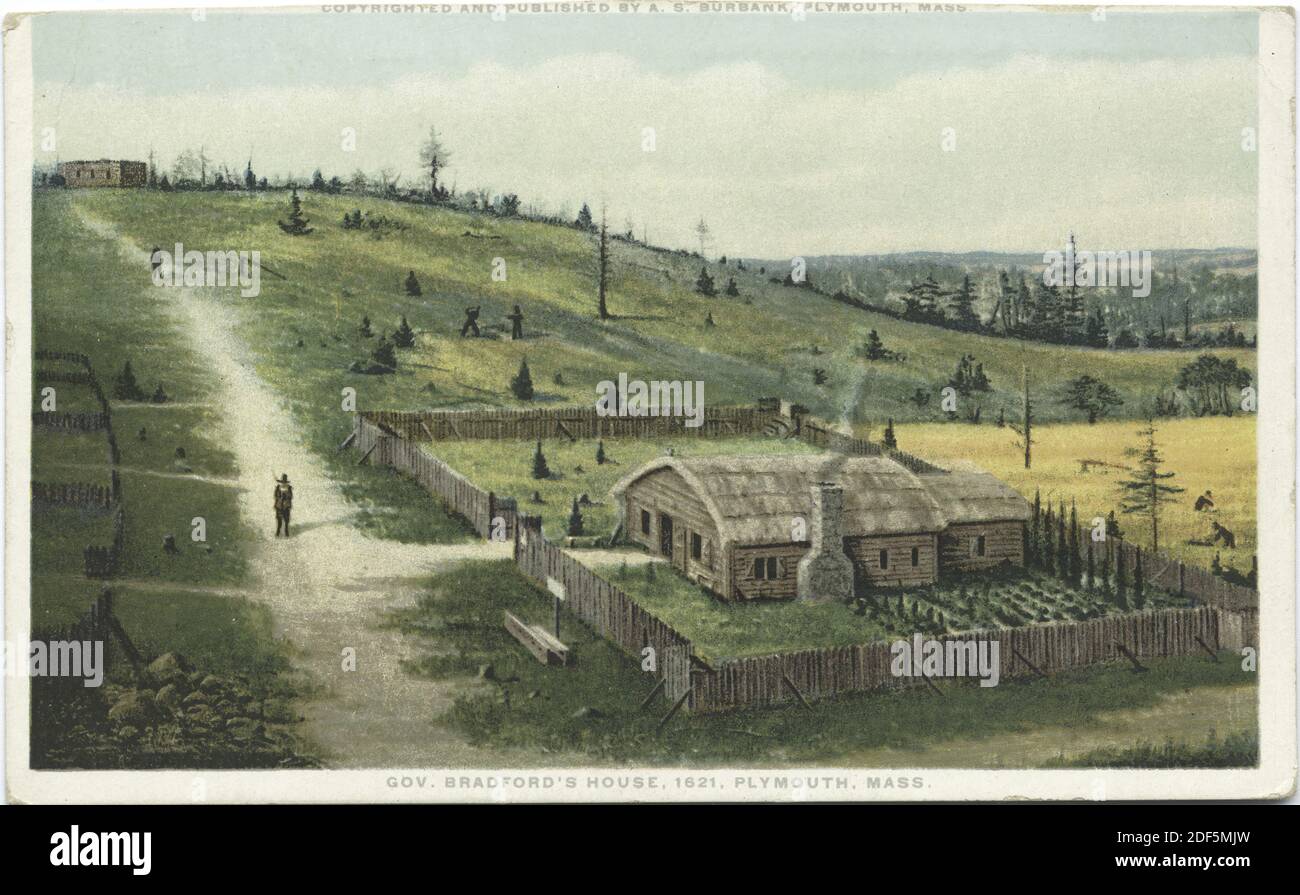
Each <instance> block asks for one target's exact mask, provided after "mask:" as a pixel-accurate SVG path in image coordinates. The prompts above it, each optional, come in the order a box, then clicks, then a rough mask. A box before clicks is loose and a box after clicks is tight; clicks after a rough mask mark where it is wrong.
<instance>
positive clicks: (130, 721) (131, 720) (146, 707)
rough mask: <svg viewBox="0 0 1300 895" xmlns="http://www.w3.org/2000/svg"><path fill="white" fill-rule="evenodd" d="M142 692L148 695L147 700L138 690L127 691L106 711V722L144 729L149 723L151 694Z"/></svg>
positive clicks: (151, 702)
mask: <svg viewBox="0 0 1300 895" xmlns="http://www.w3.org/2000/svg"><path fill="white" fill-rule="evenodd" d="M143 692H145V693H149V696H148V697H147V699H146V697H144V696H143V695H142V692H141V691H139V690H130V691H128V692H127V693H126V694H125V695H124V696H122V698H121V699H119V700H118V701H117V702H115V703H113V707H112V708H111V709H109V710H108V720H110V721H112V722H114V723H115V724H120V725H123V726H128V727H144V725H145V724H146V723H147V722H148V721H149V714H150V708H151V707H152V704H153V693H152V692H150V691H147V690H146V691H143Z"/></svg>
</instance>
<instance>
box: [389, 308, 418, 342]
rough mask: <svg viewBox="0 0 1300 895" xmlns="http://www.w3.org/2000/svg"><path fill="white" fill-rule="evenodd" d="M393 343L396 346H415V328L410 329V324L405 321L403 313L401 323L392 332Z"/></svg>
mask: <svg viewBox="0 0 1300 895" xmlns="http://www.w3.org/2000/svg"><path fill="white" fill-rule="evenodd" d="M393 344H394V345H396V346H397V347H398V348H414V347H415V330H413V329H411V325H410V324H409V323H407V322H406V317H405V315H403V317H402V323H401V325H400V326H399V327H397V330H396V331H395V332H394V333H393Z"/></svg>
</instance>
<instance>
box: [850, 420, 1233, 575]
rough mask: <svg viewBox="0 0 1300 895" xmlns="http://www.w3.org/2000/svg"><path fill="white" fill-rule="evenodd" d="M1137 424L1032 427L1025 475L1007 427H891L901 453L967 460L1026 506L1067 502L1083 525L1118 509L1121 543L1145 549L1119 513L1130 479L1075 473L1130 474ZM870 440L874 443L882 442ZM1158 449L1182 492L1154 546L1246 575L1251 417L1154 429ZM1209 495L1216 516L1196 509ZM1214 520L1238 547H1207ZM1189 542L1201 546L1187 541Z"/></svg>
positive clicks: (1166, 511)
mask: <svg viewBox="0 0 1300 895" xmlns="http://www.w3.org/2000/svg"><path fill="white" fill-rule="evenodd" d="M1141 426H1142V424H1141V423H1140V422H1136V421H1132V420H1124V421H1118V422H1100V423H1097V424H1096V425H1093V426H1089V425H1087V424H1086V423H1070V424H1057V425H1050V426H1048V425H1045V426H1042V427H1036V428H1035V429H1034V442H1035V443H1034V447H1033V467H1032V468H1031V469H1025V463H1024V455H1023V451H1022V449H1021V448H1019V447H1018V446H1017V445H1016V444H1015V442H1016V440H1017V436H1016V433H1015V432H1013V431H1012V430H1011V429H1010V428H1004V429H999V428H998V427H996V426H992V425H988V424H985V425H979V426H973V425H967V424H963V423H916V424H902V423H897V424H895V427H894V428H895V434H896V436H897V438H898V446H899V448H900V449H901V450H904V451H907V452H908V453H910V454H915V455H916V456H918V457H921V458H923V459H928V460H937V459H941V458H947V457H960V458H967V459H969V460H971V461H973V462H975V463H977V464H979V465H980V466H981V467H983V468H984V469H985V470H987V471H988V472H991V473H992V474H993V475H995V476H998V477H999V478H1001V479H1003V480H1004V481H1006V482H1007V483H1008V484H1010V485H1011V486H1012V487H1014V488H1016V489H1017V490H1019V491H1020V492H1021V493H1022V494H1024V495H1025V496H1026V497H1027V498H1029V499H1030V500H1032V499H1033V496H1034V489H1035V488H1041V489H1042V494H1043V501H1044V503H1046V502H1047V501H1048V500H1051V501H1052V502H1053V503H1055V502H1056V501H1058V500H1059V499H1060V498H1062V497H1064V498H1065V500H1066V502H1067V503H1068V502H1069V500H1070V499H1071V498H1074V499H1075V500H1076V501H1078V506H1079V520H1080V522H1083V521H1085V520H1088V519H1091V518H1093V516H1096V515H1105V514H1106V513H1107V512H1109V511H1110V510H1112V509H1113V510H1115V511H1116V516H1117V518H1118V519H1119V521H1120V527H1121V529H1122V530H1123V532H1124V536H1125V538H1126V539H1128V540H1130V541H1132V542H1134V543H1137V544H1139V545H1141V546H1147V545H1149V543H1150V528H1149V523H1147V522H1146V521H1145V520H1143V519H1142V518H1141V517H1138V516H1123V515H1121V514H1120V513H1119V510H1118V508H1119V498H1120V494H1119V487H1118V484H1117V483H1118V482H1119V481H1120V480H1121V479H1124V478H1127V475H1126V474H1125V473H1124V471H1123V470H1121V469H1113V468H1108V467H1092V468H1091V469H1090V471H1088V472H1087V473H1082V472H1080V463H1079V461H1080V460H1083V459H1087V460H1102V461H1104V462H1107V463H1117V464H1122V465H1124V466H1129V465H1130V464H1132V463H1133V462H1134V461H1133V459H1132V458H1130V457H1127V456H1125V454H1124V450H1125V448H1133V447H1138V446H1139V444H1140V443H1141V439H1140V437H1139V435H1138V429H1139V428H1141ZM875 437H877V438H878V437H879V434H878V433H877V435H876V436H875ZM1156 445H1157V447H1158V449H1159V451H1160V454H1161V455H1162V456H1163V457H1164V460H1165V469H1166V471H1170V472H1174V473H1176V475H1175V477H1174V478H1172V479H1170V480H1169V481H1168V483H1169V484H1172V485H1177V486H1180V487H1182V488H1185V489H1187V490H1186V491H1185V492H1184V493H1182V494H1177V495H1174V499H1175V502H1174V503H1172V504H1168V505H1166V506H1165V507H1163V510H1162V514H1161V518H1160V528H1161V534H1160V546H1161V548H1162V549H1165V550H1168V551H1169V552H1170V553H1173V554H1176V555H1179V556H1181V557H1183V558H1184V559H1185V561H1186V562H1188V563H1191V564H1195V565H1199V566H1203V567H1205V568H1209V566H1210V563H1211V561H1212V560H1213V558H1214V554H1215V552H1218V553H1219V554H1220V560H1221V562H1222V563H1223V565H1224V567H1225V568H1226V567H1228V566H1230V565H1231V566H1235V567H1236V568H1237V569H1238V570H1239V571H1241V572H1246V571H1248V570H1249V569H1250V558H1251V555H1252V554H1253V553H1254V552H1255V418H1254V417H1253V416H1251V415H1247V414H1242V415H1239V416H1234V417H1231V418H1227V417H1204V418H1200V419H1178V420H1157V421H1156ZM1207 489H1208V490H1210V491H1212V492H1213V494H1214V502H1215V510H1214V512H1213V513H1197V512H1195V511H1194V510H1193V509H1192V506H1193V504H1194V503H1195V501H1196V497H1197V495H1199V494H1202V493H1204V492H1205V491H1206V490H1207ZM1211 520H1215V521H1217V522H1218V523H1219V524H1220V525H1222V526H1224V527H1226V528H1228V529H1229V530H1231V531H1232V532H1233V534H1235V535H1236V539H1237V548H1236V549H1235V550H1228V549H1226V548H1224V547H1222V546H1221V545H1220V546H1219V547H1212V546H1208V542H1209V540H1210V538H1211V528H1210V522H1211ZM1193 541H1200V542H1204V543H1203V544H1195V543H1191V542H1193Z"/></svg>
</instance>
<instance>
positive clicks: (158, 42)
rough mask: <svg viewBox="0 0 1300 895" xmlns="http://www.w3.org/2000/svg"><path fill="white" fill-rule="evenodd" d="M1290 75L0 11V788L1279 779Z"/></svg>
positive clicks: (1250, 14) (733, 27) (948, 786)
mask: <svg viewBox="0 0 1300 895" xmlns="http://www.w3.org/2000/svg"><path fill="white" fill-rule="evenodd" d="M1294 39H1295V22H1294V17H1293V14H1292V11H1291V10H1289V9H1286V8H1263V7H1244V6H1241V7H1187V8H1180V7H1175V6H1162V7H1122V6H1098V7H1075V6H1071V7H1065V6H1055V7H1054V6H1040V7H1029V6H1000V7H994V6H987V7H984V6H971V5H965V4H910V3H901V4H892V3H890V4H877V3H789V2H772V3H766V2H757V3H698V4H697V3H686V2H666V3H665V2H660V3H651V2H618V3H616V2H591V3H586V2H566V3H527V4H459V3H436V4H402V5H365V4H360V5H359V4H324V5H316V6H311V7H298V8H293V7H283V8H276V7H268V8H256V9H252V8H250V9H222V8H219V7H209V8H198V9H182V10H167V9H149V10H127V9H123V10H98V11H87V12H46V13H42V12H31V13H21V14H11V15H10V16H8V17H7V19H6V21H5V35H4V53H5V135H4V148H5V173H6V183H5V215H6V228H5V236H6V247H7V254H6V258H5V264H6V280H5V285H6V305H5V313H6V326H7V336H6V341H7V360H8V363H7V366H6V370H5V387H6V397H7V403H8V415H7V421H6V423H7V429H6V432H7V440H6V454H5V469H6V486H7V490H6V531H7V539H6V544H5V584H6V587H5V634H4V638H5V643H4V649H5V653H4V661H5V674H6V680H5V687H6V698H7V703H6V705H7V709H6V719H5V720H6V740H5V742H6V754H7V767H6V780H7V783H6V786H7V790H6V794H7V798H8V799H9V800H11V801H15V802H63V803H66V802H80V801H90V802H122V801H130V802H160V803H176V802H181V803H190V802H393V801H433V802H459V801H463V802H516V801H517V802H561V801H605V802H616V801H722V802H725V801H793V800H798V801H870V800H943V801H962V800H1000V799H1010V798H1016V799H1043V800H1058V799H1078V800H1096V801H1103V800H1115V799H1189V798H1190V799H1202V798H1203V799H1211V798H1215V799H1261V798H1278V797H1282V796H1285V795H1287V794H1288V793H1290V792H1292V791H1293V790H1294V787H1295V775H1296V737H1295V721H1296V717H1295V676H1296V661H1295V635H1294V630H1295V587H1294V566H1295V546H1294V544H1295V541H1294V534H1295V526H1294V518H1295V510H1294V499H1295V415H1294V407H1295V382H1294V369H1295V344H1294V338H1295V251H1294V247H1295V199H1294V196H1295V169H1294V159H1295V126H1294V119H1293V117H1292V116H1293V110H1294V98H1295V77H1294V66H1295V55H1294V51H1295V43H1294Z"/></svg>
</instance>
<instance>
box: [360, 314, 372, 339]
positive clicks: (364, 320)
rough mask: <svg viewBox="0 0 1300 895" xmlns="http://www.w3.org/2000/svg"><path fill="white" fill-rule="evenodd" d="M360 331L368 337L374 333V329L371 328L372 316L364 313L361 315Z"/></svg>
mask: <svg viewBox="0 0 1300 895" xmlns="http://www.w3.org/2000/svg"><path fill="white" fill-rule="evenodd" d="M360 332H361V335H363V336H365V337H366V338H367V339H368V338H370V337H371V336H373V335H374V331H372V330H371V329H370V318H369V317H367V316H365V315H362V317H361V329H360Z"/></svg>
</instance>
